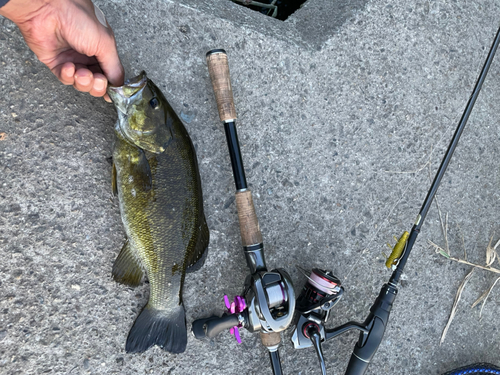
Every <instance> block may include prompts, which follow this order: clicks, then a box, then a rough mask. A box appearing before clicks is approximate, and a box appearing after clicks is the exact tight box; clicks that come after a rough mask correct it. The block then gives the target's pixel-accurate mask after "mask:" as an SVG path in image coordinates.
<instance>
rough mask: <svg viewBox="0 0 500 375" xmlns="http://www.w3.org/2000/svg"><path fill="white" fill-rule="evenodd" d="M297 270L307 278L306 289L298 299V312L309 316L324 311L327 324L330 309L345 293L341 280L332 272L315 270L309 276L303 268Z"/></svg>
mask: <svg viewBox="0 0 500 375" xmlns="http://www.w3.org/2000/svg"><path fill="white" fill-rule="evenodd" d="M297 268H298V269H299V271H301V272H302V274H303V275H304V276H305V277H307V281H306V283H305V285H304V288H303V289H302V292H301V293H300V295H299V298H297V304H296V309H297V311H298V312H300V313H301V314H307V313H310V312H312V311H314V310H318V311H317V313H319V310H322V311H324V314H325V315H326V316H324V317H322V318H324V321H325V322H326V321H327V320H328V313H329V311H330V309H331V308H332V307H333V306H334V304H336V303H337V302H338V300H339V299H340V296H341V295H342V293H343V288H342V287H341V286H340V280H339V279H338V278H337V277H335V276H334V275H333V272H331V271H326V270H322V269H319V268H313V269H312V270H311V273H310V275H309V276H308V275H307V272H306V271H305V270H304V269H303V268H301V267H298V266H297ZM339 293H340V296H339Z"/></svg>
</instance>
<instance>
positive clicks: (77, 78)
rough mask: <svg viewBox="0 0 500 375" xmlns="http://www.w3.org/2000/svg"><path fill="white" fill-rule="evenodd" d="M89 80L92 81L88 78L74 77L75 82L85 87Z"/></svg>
mask: <svg viewBox="0 0 500 375" xmlns="http://www.w3.org/2000/svg"><path fill="white" fill-rule="evenodd" d="M91 79H92V77H89V76H83V77H76V80H77V81H78V83H79V84H80V85H82V86H87V85H88V84H89V83H90V80H91Z"/></svg>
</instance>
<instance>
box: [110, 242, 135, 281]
mask: <svg viewBox="0 0 500 375" xmlns="http://www.w3.org/2000/svg"><path fill="white" fill-rule="evenodd" d="M112 273H113V279H114V280H115V281H116V282H119V283H121V284H125V285H128V286H137V285H139V284H140V282H141V279H142V276H143V271H142V267H141V263H140V261H139V259H137V257H136V256H135V255H134V253H133V251H132V247H131V245H130V242H129V241H128V240H127V242H125V245H123V247H122V250H121V251H120V254H119V255H118V257H117V258H116V260H115V263H114V264H113V271H112Z"/></svg>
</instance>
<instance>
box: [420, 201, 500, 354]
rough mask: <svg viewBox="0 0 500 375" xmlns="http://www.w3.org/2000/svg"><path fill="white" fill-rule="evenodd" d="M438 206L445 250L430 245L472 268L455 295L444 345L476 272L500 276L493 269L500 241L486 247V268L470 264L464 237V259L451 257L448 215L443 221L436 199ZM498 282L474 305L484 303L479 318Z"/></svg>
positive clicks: (452, 259) (444, 332)
mask: <svg viewBox="0 0 500 375" xmlns="http://www.w3.org/2000/svg"><path fill="white" fill-rule="evenodd" d="M436 204H437V205H438V212H439V220H440V221H441V230H442V231H443V236H444V239H445V246H444V248H443V247H441V246H438V245H436V244H435V243H434V242H432V241H429V243H430V244H431V246H432V247H434V250H435V251H436V253H438V254H439V255H441V256H443V257H445V258H447V259H449V260H451V261H454V262H457V263H461V264H466V265H468V266H471V270H470V271H469V273H468V274H467V275H466V276H465V278H464V279H463V280H462V283H461V284H460V286H459V287H458V290H457V294H456V295H455V301H454V302H453V307H452V309H451V313H450V316H449V318H448V322H447V323H446V327H445V328H444V330H443V333H442V335H441V340H440V344H442V343H443V341H444V339H445V337H446V334H447V333H448V329H449V328H450V326H451V323H452V321H453V318H454V317H455V314H456V311H457V307H458V303H459V301H460V297H461V296H462V292H463V290H464V288H465V286H466V285H467V283H468V281H469V280H470V279H471V278H472V275H473V274H474V271H475V270H476V269H481V270H485V271H489V272H493V273H497V274H500V269H498V268H495V267H492V265H493V263H494V262H495V260H497V262H498V263H499V264H500V258H499V256H498V253H497V248H498V247H499V246H500V240H499V241H498V242H497V243H496V244H495V246H491V244H492V241H493V238H491V239H490V242H489V244H488V246H487V247H486V262H485V265H484V266H483V265H480V264H475V263H471V262H469V261H468V260H467V251H466V248H465V241H464V238H463V235H462V236H461V237H462V245H463V248H464V259H460V258H455V257H453V256H451V251H450V248H449V245H448V215H446V218H445V220H444V221H443V219H442V216H441V210H440V209H439V204H438V203H437V199H436ZM459 229H460V228H459ZM460 233H461V231H460ZM498 280H500V276H499V277H497V278H496V279H495V281H494V282H493V284H492V285H491V286H490V287H489V288H488V290H486V291H485V292H484V293H483V294H482V295H481V297H479V298H478V299H477V300H476V301H475V302H474V303H473V304H472V306H471V308H474V307H476V306H477V305H478V304H479V303H481V302H482V306H481V310H480V312H479V317H481V315H482V313H483V308H484V306H485V304H486V301H487V300H488V297H489V296H490V294H491V292H492V291H493V288H494V287H495V285H496V283H497V282H498Z"/></svg>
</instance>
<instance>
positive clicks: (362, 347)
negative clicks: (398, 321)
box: [345, 284, 398, 375]
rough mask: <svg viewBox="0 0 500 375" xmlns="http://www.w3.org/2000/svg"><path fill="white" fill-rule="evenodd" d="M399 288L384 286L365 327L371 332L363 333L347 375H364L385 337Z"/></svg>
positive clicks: (354, 351) (355, 347)
mask: <svg viewBox="0 0 500 375" xmlns="http://www.w3.org/2000/svg"><path fill="white" fill-rule="evenodd" d="M397 292H398V291H397V288H396V287H395V286H394V285H392V284H384V286H383V287H382V289H381V290H380V294H379V295H378V297H377V299H376V300H375V303H374V304H373V306H372V307H371V308H370V314H369V315H368V318H366V320H365V322H364V323H363V325H364V326H365V327H366V328H367V329H368V330H369V331H368V333H366V332H361V333H360V335H359V340H358V342H357V344H356V345H355V346H354V350H353V352H352V355H351V359H350V361H349V365H348V366H347V370H346V373H345V374H346V375H363V374H364V373H365V371H366V369H367V368H368V365H369V364H370V361H371V359H372V358H373V356H374V355H375V353H376V352H377V350H378V347H379V346H380V343H381V342H382V338H383V337H384V333H385V329H386V327H387V322H388V321H389V315H390V312H391V309H392V304H393V302H394V299H395V298H396V295H397Z"/></svg>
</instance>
